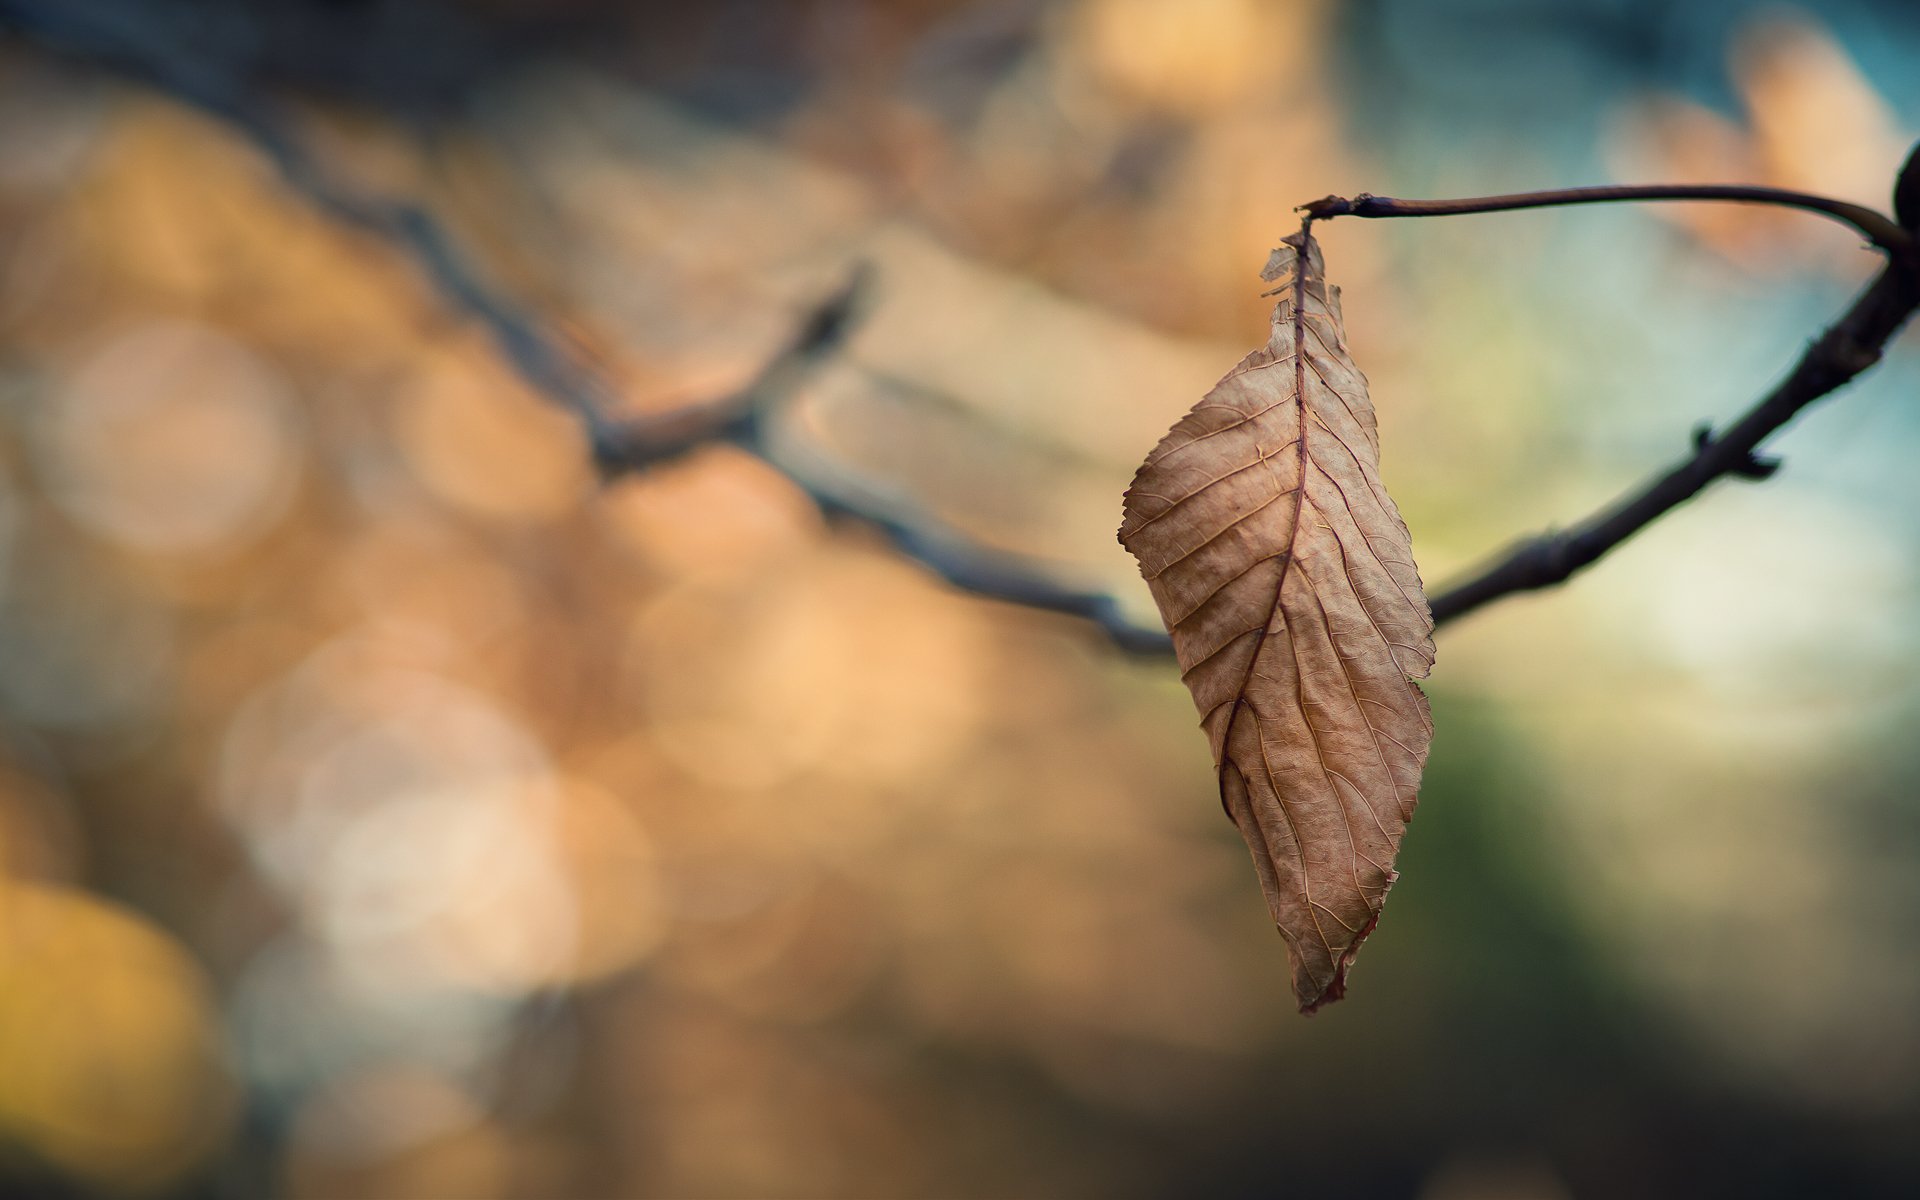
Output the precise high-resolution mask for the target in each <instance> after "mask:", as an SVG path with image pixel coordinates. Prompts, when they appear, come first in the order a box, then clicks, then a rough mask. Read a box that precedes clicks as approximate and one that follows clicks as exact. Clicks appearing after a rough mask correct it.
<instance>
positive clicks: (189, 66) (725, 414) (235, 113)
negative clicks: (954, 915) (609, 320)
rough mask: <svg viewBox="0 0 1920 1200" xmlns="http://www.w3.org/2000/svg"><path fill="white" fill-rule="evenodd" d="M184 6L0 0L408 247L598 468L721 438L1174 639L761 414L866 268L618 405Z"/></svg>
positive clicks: (786, 392) (1050, 592) (50, 40)
mask: <svg viewBox="0 0 1920 1200" xmlns="http://www.w3.org/2000/svg"><path fill="white" fill-rule="evenodd" d="M178 17H179V14H178V13H177V12H170V11H169V10H168V9H167V8H166V7H164V6H154V5H151V4H142V3H136V2H128V0H0V27H5V28H10V29H11V30H13V31H14V32H15V33H17V34H19V35H21V36H24V37H25V38H27V39H28V40H30V41H32V42H34V43H35V44H37V45H39V46H40V47H42V48H44V49H48V50H52V51H55V52H57V53H60V54H63V55H66V56H69V57H72V58H76V59H80V60H84V61H88V62H92V63H97V64H100V65H104V66H107V67H110V68H112V69H114V70H116V71H118V72H119V73H121V74H124V75H126V76H129V77H131V78H134V79H136V80H139V81H141V82H143V83H145V84H147V85H149V86H151V87H153V88H155V89H157V90H158V91H160V92H162V93H164V94H166V95H168V96H170V97H172V98H174V99H177V100H181V101H184V102H186V103H189V104H192V105H193V106H195V107H197V108H199V109H201V110H203V111H205V112H208V113H211V114H213V115H215V116H217V117H219V118H221V119H222V120H223V121H225V122H226V123H227V124H228V125H229V126H231V127H232V128H233V129H234V130H235V131H237V132H238V133H240V134H242V135H244V136H245V137H246V138H247V139H248V140H249V141H250V142H251V143H252V144H253V145H254V146H255V147H257V148H258V149H259V150H260V151H261V152H262V153H263V154H264V155H265V156H266V157H267V158H268V159H269V160H270V161H271V162H272V163H273V164H274V166H275V167H276V168H277V169H278V171H279V172H280V175H281V176H282V177H283V178H284V179H285V181H286V182H287V184H288V185H289V186H290V187H292V188H293V189H294V190H295V191H297V192H299V193H300V194H301V195H302V196H304V197H305V198H306V199H307V200H308V201H309V202H310V203H312V204H314V205H315V206H316V207H318V208H319V209H321V210H322V211H324V212H326V213H328V214H330V215H331V216H333V217H334V218H336V219H338V220H340V221H341V222H343V223H345V224H347V225H351V226H353V227H355V228H357V229H360V230H363V231H366V232H368V233H372V234H375V235H377V236H379V237H380V238H382V239H384V240H385V241H387V242H388V243H389V244H390V245H392V246H393V247H394V248H395V249H396V250H398V251H399V252H401V253H402V254H404V255H405V256H406V257H407V258H408V259H409V260H411V261H412V262H413V263H414V265H415V266H416V267H417V268H418V269H419V270H420V272H421V273H422V275H424V276H425V277H426V279H427V281H428V282H429V283H430V284H431V285H432V286H433V288H434V290H435V292H436V293H437V294H438V295H439V296H440V297H441V298H442V300H443V301H445V302H446V303H447V304H448V305H449V306H450V307H452V308H455V309H458V310H459V311H461V312H463V313H465V314H467V315H468V316H470V317H472V318H474V319H475V320H478V321H479V322H480V323H481V324H483V325H484V326H486V328H487V330H488V331H489V332H490V333H491V334H492V336H493V339H494V341H495V342H496V343H497V344H498V345H499V347H500V350H501V353H502V354H504V355H505V356H506V358H507V360H508V361H509V362H510V363H511V364H512V365H513V367H514V369H515V370H516V371H517V372H518V373H519V374H520V376H521V378H522V379H523V380H525V381H526V383H527V384H528V385H529V386H531V387H532V388H534V389H535V390H536V391H537V392H539V393H540V394H541V395H543V396H545V397H546V398H547V399H549V400H550V401H552V402H553V403H555V404H557V405H559V406H561V407H563V408H565V409H567V410H568V411H569V412H571V413H573V414H574V415H575V416H576V417H577V418H578V419H579V421H580V423H581V427H582V429H583V430H584V432H585V435H586V438H587V442H588V446H589V449H590V450H591V452H592V454H593V458H594V461H595V462H596V463H597V464H598V465H599V467H600V469H601V472H602V473H603V475H605V476H608V477H612V476H615V475H618V474H621V473H623V472H627V471H636V470H642V469H645V468H647V467H651V466H655V465H657V464H660V463H663V462H666V461H668V460H671V459H673V458H676V457H678V456H680V455H682V454H684V453H686V452H688V451H690V450H693V449H695V448H697V447H699V446H703V445H707V444H711V443H716V442H726V443H731V444H733V445H735V446H738V447H740V448H741V449H744V450H746V451H748V452H750V453H752V454H755V455H757V456H759V457H760V458H762V459H764V460H765V461H767V462H768V463H769V464H771V465H772V466H773V467H774V468H775V469H777V470H779V471H781V472H782V473H783V474H785V475H787V476H788V477H789V478H790V479H792V480H793V481H794V482H795V483H796V484H797V485H798V486H799V487H800V488H801V489H802V490H804V491H805V492H806V493H807V495H808V496H810V497H811V498H812V499H813V500H814V501H815V502H816V503H817V504H818V505H819V506H820V507H821V509H822V510H823V511H824V512H826V513H827V514H828V515H830V516H836V517H851V518H855V519H858V520H860V521H863V522H865V523H867V524H869V525H872V526H875V527H877V528H878V529H880V530H881V531H882V532H883V533H885V534H886V535H887V536H888V537H889V538H890V539H891V540H892V541H893V543H894V544H895V545H896V546H897V547H898V548H899V549H900V551H901V552H902V553H904V554H906V555H908V556H909V557H911V558H913V559H916V560H918V561H919V562H920V563H922V564H923V565H925V566H926V567H928V568H929V569H931V570H932V571H933V572H934V573H936V574H937V575H939V576H940V577H941V578H943V579H945V580H946V581H947V582H949V583H951V584H953V585H954V586H956V587H959V588H962V589H964V590H966V591H969V592H973V593H976V594H978V595H982V596H986V597H990V598H993V599H999V600H1004V601H1007V602H1009V603H1013V604H1017V605H1021V606H1023V607H1028V608H1039V609H1045V610H1048V611H1053V612H1061V613H1066V614H1069V615H1072V616H1076V617H1080V618H1083V619H1085V620H1087V621H1090V622H1093V623H1094V624H1095V625H1097V626H1098V627H1099V628H1100V629H1101V630H1102V631H1103V632H1104V633H1105V634H1106V635H1107V637H1108V638H1109V639H1110V640H1111V641H1112V642H1113V643H1114V645H1116V646H1118V647H1119V648H1121V649H1123V650H1126V651H1128V652H1131V653H1137V654H1148V655H1164V654H1167V653H1170V652H1171V642H1170V641H1169V639H1168V638H1167V635H1166V633H1165V631H1164V630H1162V629H1161V628H1160V627H1159V626H1158V625H1151V626H1149V625H1143V624H1140V623H1137V622H1135V621H1133V620H1131V619H1130V618H1129V617H1128V616H1127V614H1126V613H1125V612H1124V611H1123V607H1122V605H1121V603H1120V601H1119V600H1118V598H1117V597H1115V596H1113V595H1111V594H1109V593H1106V592H1102V591H1097V590H1089V589H1082V588H1076V587H1073V586H1071V585H1069V584H1066V583H1063V582H1061V581H1060V580H1059V579H1058V578H1057V576H1056V574H1055V573H1054V572H1052V571H1050V570H1049V569H1048V568H1047V567H1046V565H1044V564H1042V563H1038V562H1034V561H1030V560H1027V559H1025V558H1022V557H1019V556H1016V555H1011V554H1007V553H1004V552H1001V551H998V550H994V549H991V548H988V547H986V546H983V545H981V544H980V543H979V542H978V541H976V540H975V539H972V538H970V537H968V536H967V535H965V534H964V533H962V532H960V531H958V530H956V529H954V528H952V527H951V526H950V525H948V524H947V523H945V522H943V521H941V520H940V519H938V518H937V517H935V516H934V515H933V514H931V513H929V512H926V511H925V510H924V508H923V506H921V505H919V504H917V503H915V502H914V501H912V500H911V499H909V498H908V497H906V496H904V495H901V494H898V493H896V492H894V491H892V490H889V489H885V488H882V487H881V486H879V485H877V484H875V483H874V482H872V481H869V480H863V479H860V478H858V477H856V476H855V475H853V474H852V473H851V472H849V471H848V470H847V469H846V468H845V467H844V466H842V465H840V464H836V463H833V462H831V461H829V460H827V459H826V458H825V457H824V456H822V455H820V454H818V453H815V452H812V451H810V450H809V449H808V448H807V447H805V446H804V445H802V444H800V443H799V442H797V441H795V440H793V439H785V438H781V437H779V436H777V434H776V431H775V430H774V424H775V423H774V422H773V421H772V420H771V418H772V417H773V416H774V415H775V414H776V413H777V411H778V410H779V409H780V408H781V407H782V406H783V405H784V404H785V403H786V402H787V401H789V400H790V399H792V398H793V397H794V396H795V395H796V394H797V393H798V391H799V390H800V388H801V386H802V385H803V384H804V383H805V382H806V380H807V379H808V378H809V376H810V375H811V374H812V372H813V370H814V369H815V368H816V367H818V366H819V365H820V364H821V363H823V362H824V361H825V360H827V359H828V358H829V357H831V356H832V355H833V354H834V353H835V352H836V351H838V350H839V348H840V347H841V345H842V344H843V343H844V341H845V338H846V335H847V333H848V332H849V331H850V329H851V328H852V326H853V325H854V323H855V322H856V321H857V319H858V315H859V310H860V306H861V304H862V302H863V301H864V299H865V298H866V296H867V294H868V291H869V290H870V289H869V288H868V286H867V272H866V271H865V270H864V269H856V270H855V271H854V272H853V273H852V274H851V275H850V276H849V278H848V280H847V282H846V283H845V284H844V285H843V286H842V287H840V288H839V289H837V290H836V291H835V292H834V293H833V294H832V295H830V296H828V297H826V298H824V299H823V300H822V301H820V302H819V303H818V304H817V305H815V306H814V307H813V308H812V309H811V311H809V312H808V313H807V314H806V315H805V316H804V317H803V318H802V319H801V321H800V323H799V326H798V328H797V330H796V332H795V334H794V336H793V337H792V338H791V339H790V341H789V342H788V344H787V346H786V347H785V348H784V349H782V350H781V351H780V352H779V353H778V354H776V355H775V356H774V357H773V358H771V359H770V360H768V362H767V363H766V364H765V365H764V366H763V367H762V368H761V369H760V371H759V372H758V373H756V374H755V376H754V377H753V378H752V379H751V380H750V381H749V382H748V383H747V384H746V385H745V386H744V387H742V388H741V389H739V390H738V391H736V392H733V393H732V394H730V395H727V396H723V397H720V398H718V399H715V400H710V401H706V402H703V403H699V404H695V405H690V406H688V407H685V408H682V409H678V410H675V411H672V412H668V413H662V414H658V415H650V416H646V417H638V418H622V417H620V416H618V415H617V414H616V408H617V405H616V403H615V401H616V399H617V397H616V396H615V394H614V389H613V388H612V386H611V385H610V384H609V383H608V381H607V380H606V379H605V378H604V376H603V375H602V374H601V373H600V372H599V371H597V370H596V369H595V368H594V367H593V366H592V365H591V364H589V363H587V362H585V361H583V360H582V358H581V356H580V355H578V354H576V353H574V352H573V351H572V350H571V349H570V348H568V347H567V346H566V344H565V343H564V342H562V341H561V340H560V339H559V338H557V337H556V336H555V335H554V334H553V333H551V332H550V331H549V330H548V329H547V328H546V326H545V324H544V323H543V322H542V321H541V320H540V319H539V317H538V316H536V315H535V314H533V313H531V312H529V311H528V310H527V309H525V308H524V307H522V306H521V305H519V304H517V303H516V302H514V301H513V300H512V299H510V298H509V297H507V296H506V295H504V294H503V293H502V292H501V291H500V290H499V289H498V288H496V287H494V286H493V285H492V284H490V283H489V282H488V281H487V280H486V278H485V276H484V274H483V273H482V272H481V271H480V270H479V268H478V267H477V266H476V265H475V264H474V263H473V262H472V261H471V260H470V258H469V257H468V256H467V255H466V254H465V253H464V252H463V251H462V249H461V247H460V245H459V244H458V242H457V240H456V239H455V238H454V237H453V235H452V234H450V233H449V232H448V231H447V229H446V228H445V226H444V225H443V224H442V223H441V222H440V221H439V220H438V219H437V218H436V217H435V216H434V215H433V214H432V213H431V212H429V211H428V210H427V209H426V208H424V207H423V206H421V205H419V204H417V203H414V202H412V201H410V200H405V199H400V198H395V197H389V196H382V195H376V194H371V193H368V192H365V191H362V190H360V189H358V188H355V187H352V186H350V185H348V184H346V183H343V182H341V181H339V180H338V179H336V178H334V177H333V176H331V175H330V174H329V173H328V172H327V171H326V169H325V168H324V166H323V165H322V164H321V163H320V162H319V160H318V159H316V158H315V157H314V156H313V155H312V154H311V153H310V152H309V151H308V150H307V149H306V148H305V147H304V145H303V144H302V143H301V141H300V139H299V138H298V137H297V136H296V135H295V133H294V132H293V128H294V127H293V122H292V121H291V120H289V119H288V117H287V115H286V114H285V112H284V111H283V110H282V108H281V106H280V105H279V104H278V103H277V102H276V101H275V99H274V97H273V96H272V95H271V94H269V93H268V92H266V91H265V90H263V89H262V88H260V87H258V86H256V85H255V84H253V83H252V82H251V81H250V79H249V76H248V72H247V69H246V64H245V63H244V62H243V61H242V60H240V59H238V58H234V57H223V51H222V49H221V47H222V46H223V45H225V44H226V43H224V42H222V41H220V40H219V39H214V40H213V41H211V42H209V41H208V40H206V39H204V38H198V37H195V36H191V35H189V34H183V33H182V32H181V27H180V24H179V22H178Z"/></svg>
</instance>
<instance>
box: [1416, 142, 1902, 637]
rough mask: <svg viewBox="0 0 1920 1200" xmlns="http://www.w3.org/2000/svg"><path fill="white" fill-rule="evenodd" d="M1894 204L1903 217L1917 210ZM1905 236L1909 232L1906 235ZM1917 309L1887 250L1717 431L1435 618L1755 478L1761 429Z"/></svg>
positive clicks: (1844, 372)
mask: <svg viewBox="0 0 1920 1200" xmlns="http://www.w3.org/2000/svg"><path fill="white" fill-rule="evenodd" d="M1916 181H1920V147H1916V148H1915V150H1914V152H1913V154H1912V155H1910V156H1909V157H1908V159H1907V162H1906V165H1905V166H1904V167H1903V168H1902V169H1901V172H1900V182H1899V185H1898V187H1897V188H1896V193H1895V194H1896V195H1913V194H1914V193H1915V189H1916V188H1920V182H1916ZM1911 208H1912V206H1909V205H1902V206H1901V216H1902V219H1903V220H1908V221H1914V220H1915V219H1916V218H1920V212H1914V211H1911ZM1907 237H1908V241H1909V244H1911V241H1912V235H1911V234H1909V235H1907ZM1916 308H1920V267H1916V265H1915V263H1914V261H1913V259H1912V258H1910V257H1909V256H1908V255H1905V254H1894V255H1892V259H1891V261H1889V262H1888V263H1887V265H1886V267H1885V268H1884V269H1882V270H1881V272H1880V274H1879V275H1878V276H1877V277H1876V278H1875V279H1874V281H1873V282H1872V284H1870V285H1869V286H1868V287H1867V289H1866V290H1865V291H1864V292H1862V293H1861V294H1860V296H1859V298H1858V299H1856V300H1855V301H1854V302H1853V306H1852V307H1851V308H1849V309H1848V310H1847V311H1846V313H1845V314H1843V315H1842V316H1841V317H1840V319H1839V320H1837V321H1835V322H1834V323H1833V325H1831V326H1830V327H1829V328H1828V329H1827V330H1826V331H1825V332H1824V333H1822V334H1821V335H1820V336H1819V337H1817V338H1815V339H1814V341H1813V343H1812V344H1811V345H1810V346H1808V347H1807V349H1806V352H1805V353H1804V354H1802V355H1801V356H1800V360H1799V361H1798V362H1797V363H1795V364H1794V366H1793V369H1792V370H1791V371H1789V372H1788V373H1787V376H1786V378H1784V379H1782V380H1781V381H1780V383H1779V384H1778V385H1776V386H1775V387H1774V389H1773V390H1772V391H1770V392H1768V393H1767V394H1766V395H1765V396H1763V397H1761V399H1760V400H1759V402H1758V403H1756V404H1755V405H1754V406H1753V407H1752V408H1751V409H1749V410H1748V411H1747V413H1746V414H1745V415H1744V416H1742V417H1741V418H1740V419H1739V420H1738V421H1736V422H1734V423H1733V425H1731V426H1730V427H1728V429H1727V430H1726V432H1724V433H1722V434H1720V435H1718V436H1714V435H1713V434H1712V432H1711V431H1710V430H1707V429H1701V430H1698V431H1696V433H1695V437H1694V443H1695V445H1694V453H1693V454H1692V455H1691V456H1690V457H1688V458H1687V459H1685V460H1684V461H1682V462H1680V463H1679V464H1677V465H1675V466H1674V467H1673V468H1672V469H1670V470H1668V471H1667V472H1666V473H1664V474H1662V475H1660V476H1658V477H1656V478H1655V479H1653V480H1651V481H1649V482H1648V483H1646V484H1645V485H1643V486H1641V487H1639V488H1637V489H1635V490H1634V491H1632V492H1630V493H1628V494H1627V495H1626V496H1624V497H1622V498H1621V499H1620V500H1618V501H1616V502H1615V503H1614V504H1612V505H1610V506H1608V507H1607V508H1605V509H1603V510H1602V511H1600V512H1598V513H1596V514H1594V515H1593V516H1591V517H1588V518H1587V519H1586V520H1584V521H1582V522H1580V523H1579V524H1578V525H1575V526H1574V527H1573V528H1572V529H1569V530H1566V531H1563V532H1557V533H1544V534H1541V535H1539V536H1537V537H1533V538H1529V539H1527V540H1526V541H1523V542H1521V543H1520V544H1518V545H1517V546H1515V547H1513V548H1512V549H1511V550H1510V551H1508V552H1507V553H1506V554H1505V555H1504V556H1502V557H1501V558H1500V559H1499V561H1497V562H1495V563H1493V564H1492V565H1491V566H1488V567H1487V568H1485V569H1484V570H1482V571H1480V572H1479V573H1478V574H1476V575H1474V576H1473V577H1472V578H1470V579H1467V580H1466V581H1464V582H1462V583H1459V584H1457V585H1455V586H1454V587H1451V588H1449V589H1447V590H1446V591H1444V592H1442V593H1440V594H1439V595H1438V596H1436V597H1434V600H1433V619H1434V622H1435V624H1444V623H1445V622H1447V621H1451V620H1454V619H1456V618H1459V617H1462V616H1465V615H1466V614H1467V613H1470V612H1472V611H1474V610H1475V609H1477V608H1479V607H1481V606H1482V605H1485V604H1488V603H1491V602H1492V601H1494V600H1498V599H1500V598H1501V597H1503V596H1509V595H1512V594H1513V593H1515V592H1524V591H1532V590H1535V589H1537V588H1545V587H1552V586H1553V585H1555V584H1557V583H1561V582H1563V581H1565V580H1566V579H1568V578H1569V577H1571V576H1572V575H1573V574H1574V573H1575V572H1577V571H1579V570H1580V569H1581V568H1583V567H1586V566H1588V565H1589V564H1591V563H1593V562H1594V561H1595V560H1596V559H1598V558H1599V557H1600V556H1601V555H1603V554H1605V553H1607V552H1608V551H1609V550H1611V549H1613V548H1614V547H1615V546H1618V545H1619V544H1620V543H1621V542H1624V541H1626V540H1627V539H1628V538H1630V537H1632V536H1633V535H1634V534H1636V533H1638V532H1639V531H1640V530H1642V529H1644V528H1646V527H1647V526H1648V525H1649V524H1651V523H1652V522H1653V521H1655V520H1656V519H1658V518H1659V517H1661V516H1664V515H1665V514H1666V513H1668V512H1671V511H1672V510H1673V509H1675V508H1677V507H1678V506H1680V505H1681V504H1684V503H1685V502H1687V501H1688V500H1690V499H1692V498H1693V497H1694V496H1695V495H1697V494H1698V493H1699V492H1700V491H1701V489H1703V488H1705V487H1706V486H1707V485H1708V484H1710V483H1712V482H1713V481H1714V480H1716V479H1720V478H1722V477H1724V476H1733V477H1735V478H1741V479H1764V478H1766V477H1767V476H1769V475H1771V474H1772V473H1773V472H1774V470H1775V469H1776V468H1777V467H1778V466H1779V463H1778V462H1777V461H1776V460H1773V459H1767V458H1761V457H1758V456H1757V455H1756V453H1755V451H1757V450H1758V449H1759V446H1760V443H1761V442H1763V441H1764V440H1766V438H1767V436H1768V435H1769V434H1771V433H1773V431H1774V430H1776V429H1779V428H1780V427H1781V426H1782V425H1785V424H1786V423H1787V422H1788V421H1790V420H1792V419H1793V418H1794V416H1795V415H1797V414H1798V413H1799V412H1800V410H1801V409H1803V408H1805V407H1807V406H1808V405H1809V404H1812V403H1813V402H1814V401H1816V400H1818V399H1820V398H1821V397H1822V396H1825V395H1827V394H1828V393H1829V392H1832V391H1834V390H1836V389H1838V388H1840V387H1842V386H1844V385H1845V384H1847V383H1848V382H1850V381H1851V380H1852V379H1853V378H1854V376H1856V375H1858V374H1860V373H1861V372H1862V371H1865V370H1866V369H1867V368H1869V367H1871V366H1873V365H1874V364H1875V363H1877V362H1879V361H1880V355H1881V353H1882V351H1883V350H1884V349H1885V347H1886V344H1887V342H1888V341H1889V340H1891V339H1892V337H1893V335H1894V334H1896V333H1898V332H1899V331H1900V327H1901V326H1902V325H1904V324H1906V322H1907V320H1908V318H1910V317H1911V316H1912V315H1913V313H1914V310H1915V309H1916Z"/></svg>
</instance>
